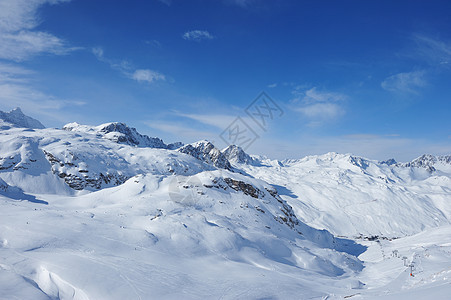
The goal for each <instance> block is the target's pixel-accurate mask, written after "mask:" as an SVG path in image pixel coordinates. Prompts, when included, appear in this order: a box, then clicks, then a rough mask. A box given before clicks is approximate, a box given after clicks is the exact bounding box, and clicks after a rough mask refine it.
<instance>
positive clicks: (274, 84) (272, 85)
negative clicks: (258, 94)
mask: <svg viewBox="0 0 451 300" xmlns="http://www.w3.org/2000/svg"><path fill="white" fill-rule="evenodd" d="M268 87H269V88H270V89H273V88H275V87H277V83H272V84H268Z"/></svg>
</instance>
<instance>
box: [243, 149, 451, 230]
mask: <svg viewBox="0 0 451 300" xmlns="http://www.w3.org/2000/svg"><path fill="white" fill-rule="evenodd" d="M422 157H429V160H428V162H429V164H425V163H422V164H419V163H418V161H421V158H419V159H415V160H414V161H413V162H412V163H405V164H399V163H395V164H387V163H379V162H377V161H373V160H369V159H365V158H362V157H356V156H353V155H349V154H346V155H344V154H337V153H327V154H324V155H315V156H308V157H305V158H303V159H298V160H286V161H282V162H279V161H271V160H266V161H262V162H261V165H260V166H257V167H256V166H252V165H246V164H241V165H240V166H239V167H241V168H242V169H243V170H245V171H246V172H247V173H248V174H251V175H253V176H254V177H256V178H260V179H262V180H265V181H267V182H270V183H272V184H273V185H274V186H275V187H276V188H277V189H278V191H279V193H280V194H281V195H282V198H283V199H285V200H286V201H287V202H288V203H289V204H290V205H292V206H293V208H294V210H295V212H296V215H297V216H298V217H299V218H301V220H303V221H304V222H306V223H307V224H310V225H312V226H314V227H316V228H325V229H327V230H329V231H331V232H332V233H334V234H336V235H340V236H347V237H354V238H356V237H362V238H365V237H366V238H367V237H371V236H380V237H385V238H396V237H402V236H406V235H412V234H415V233H419V232H421V231H422V230H424V229H425V228H433V227H437V226H440V225H445V224H449V223H450V221H451V206H450V203H449V199H450V194H451V164H450V163H449V161H447V160H446V157H432V156H422ZM237 167H238V166H237Z"/></svg>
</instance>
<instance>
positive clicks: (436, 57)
mask: <svg viewBox="0 0 451 300" xmlns="http://www.w3.org/2000/svg"><path fill="white" fill-rule="evenodd" d="M413 40H414V42H415V43H416V44H417V46H418V48H417V51H418V52H419V53H420V55H422V56H423V57H424V58H426V59H427V60H428V61H430V62H433V63H435V64H437V63H438V64H440V65H451V41H447V40H441V39H438V38H432V37H429V36H426V35H421V34H415V35H414V36H413Z"/></svg>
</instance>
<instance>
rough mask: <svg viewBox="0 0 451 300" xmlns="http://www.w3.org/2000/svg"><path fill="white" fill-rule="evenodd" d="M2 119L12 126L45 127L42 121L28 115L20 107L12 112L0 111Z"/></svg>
mask: <svg viewBox="0 0 451 300" xmlns="http://www.w3.org/2000/svg"><path fill="white" fill-rule="evenodd" d="M0 119H1V120H3V121H4V122H6V123H8V124H9V125H12V127H20V128H32V129H43V128H45V126H44V125H42V123H41V122H39V121H38V120H36V119H33V118H32V117H29V116H26V115H25V114H24V113H23V112H22V110H21V109H20V108H19V107H16V108H15V109H13V110H11V111H10V112H4V111H0Z"/></svg>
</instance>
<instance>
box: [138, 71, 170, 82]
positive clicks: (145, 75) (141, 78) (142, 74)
mask: <svg viewBox="0 0 451 300" xmlns="http://www.w3.org/2000/svg"><path fill="white" fill-rule="evenodd" d="M130 75H131V78H132V79H134V80H136V81H138V82H147V83H152V82H154V81H156V80H165V79H166V78H165V77H164V75H163V74H160V73H158V72H155V71H152V70H149V69H138V70H135V71H134V72H133V73H132V74H130Z"/></svg>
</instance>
